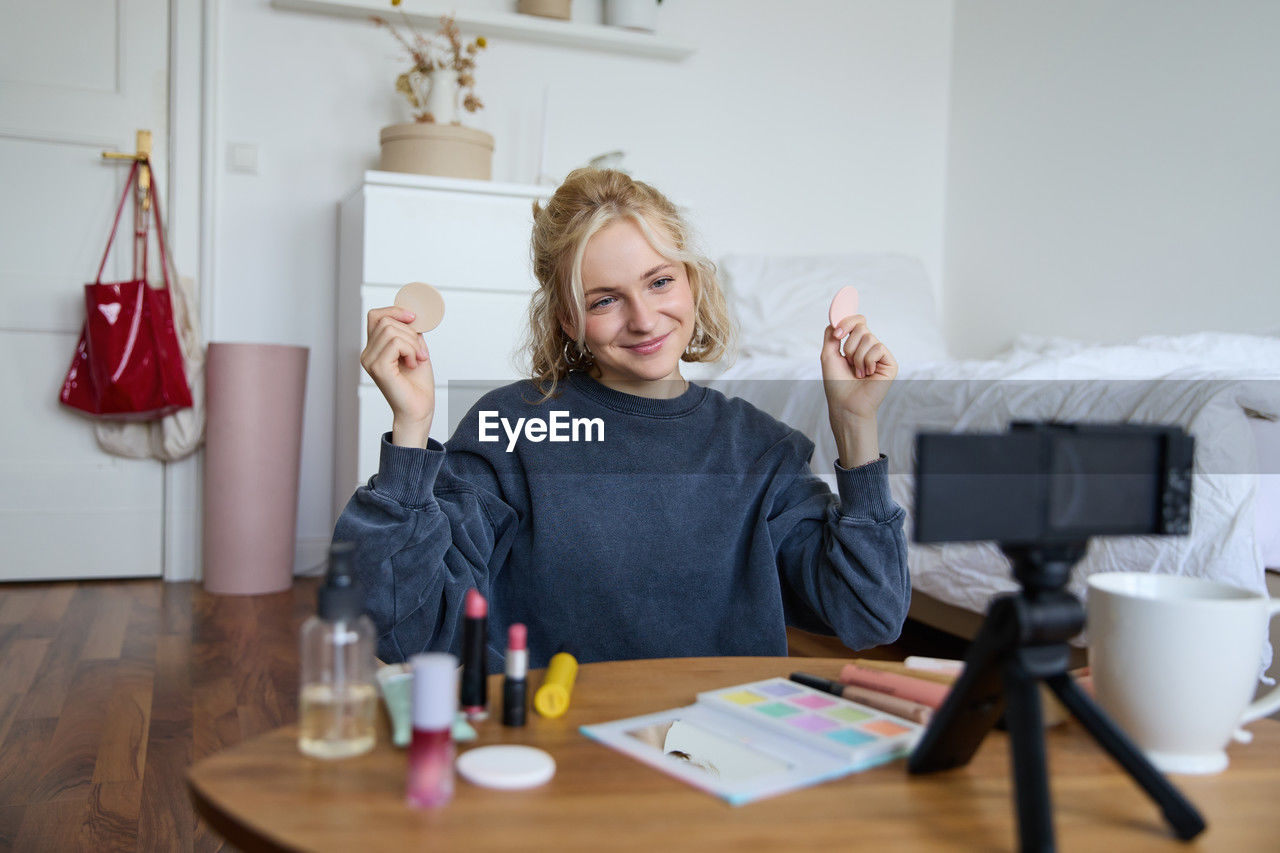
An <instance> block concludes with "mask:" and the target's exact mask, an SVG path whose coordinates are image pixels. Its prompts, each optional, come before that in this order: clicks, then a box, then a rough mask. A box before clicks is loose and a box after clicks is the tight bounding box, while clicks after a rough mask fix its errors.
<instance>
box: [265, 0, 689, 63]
mask: <svg viewBox="0 0 1280 853" xmlns="http://www.w3.org/2000/svg"><path fill="white" fill-rule="evenodd" d="M271 5H272V6H274V7H276V8H277V9H292V10H294V11H298V12H314V13H317V14H322V15H337V16H340V17H346V18H369V17H371V16H373V15H378V16H379V17H383V18H386V19H387V20H388V21H391V22H392V23H394V22H395V21H396V20H397V19H398V18H399V15H400V12H402V11H403V12H404V14H405V15H406V16H408V18H409V20H411V21H412V22H413V23H414V24H415V25H417V24H422V25H426V26H430V27H432V32H434V31H435V30H434V25H435V24H436V23H438V22H439V20H440V16H441V15H449V14H453V15H454V20H456V21H457V22H458V27H459V28H460V29H462V30H464V31H466V32H468V33H473V34H475V35H482V36H484V37H485V38H495V39H502V38H508V39H513V40H519V41H527V42H537V43H540V44H550V45H555V46H556V47H575V48H582V49H584V50H600V51H604V52H606V53H626V54H631V55H633V56H647V57H650V58H653V59H666V60H673V61H678V60H681V59H684V58H685V57H687V56H690V55H692V54H693V48H692V47H690V46H689V45H684V44H677V43H675V42H671V41H668V40H666V39H664V38H660V37H658V36H656V35H652V34H650V33H640V32H633V31H631V30H624V29H620V28H618V27H606V26H601V25H600V24H583V23H576V22H574V21H557V20H554V19H551V18H539V17H537V16H535V15H521V14H519V13H516V12H495V11H491V10H487V9H466V8H462V9H456V10H455V9H454V8H453V7H451V6H449V5H447V4H443V3H428V2H418V3H414V2H411V0H406V2H404V3H402V4H401V5H400V6H398V7H396V8H392V6H391V3H390V2H388V0H271ZM455 12H456V14H455Z"/></svg>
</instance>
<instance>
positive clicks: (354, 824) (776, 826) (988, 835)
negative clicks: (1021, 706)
mask: <svg viewBox="0 0 1280 853" xmlns="http://www.w3.org/2000/svg"><path fill="white" fill-rule="evenodd" d="M842 663H844V661H841V660H833V659H821V660H820V659H797V658H698V659H688V660H658V661H623V662H617V663H602V664H589V665H585V666H583V667H582V668H581V670H580V671H579V673H578V681H577V685H576V687H575V689H574V692H573V701H572V705H571V706H570V709H569V711H568V713H567V714H566V715H565V716H564V717H562V718H560V719H558V720H545V719H542V718H541V717H539V716H537V715H536V714H534V713H532V712H531V713H530V715H529V725H528V726H527V727H525V728H523V729H508V728H504V727H503V726H502V725H501V724H500V722H499V720H498V719H496V718H494V717H491V718H490V719H489V720H488V721H486V722H485V723H482V724H480V725H479V726H478V730H479V734H480V738H479V741H478V742H477V743H478V744H493V743H522V744H530V745H535V746H538V747H541V748H542V749H545V750H546V751H548V752H549V753H551V755H552V756H553V757H554V758H555V760H556V763H557V765H558V770H557V773H556V776H555V778H554V779H553V780H552V781H551V782H550V783H548V784H547V785H545V786H543V787H541V788H537V789H533V790H528V791H517V792H500V791H491V790H485V789H482V788H477V787H474V786H472V785H470V784H468V783H467V782H465V781H463V780H461V779H459V780H458V782H457V793H456V796H455V798H454V800H453V802H452V803H451V804H449V805H448V806H446V807H444V808H441V809H437V810H429V811H416V810H413V809H410V808H407V807H406V806H405V805H404V781H405V769H406V754H405V752H404V751H403V750H398V749H395V748H393V747H392V746H391V745H390V743H389V739H388V738H387V737H386V736H385V735H386V733H385V730H384V731H383V732H382V733H381V737H380V739H379V742H378V746H377V747H376V748H375V749H374V751H373V752H372V753H370V754H368V755H365V756H361V757H359V758H355V759H348V760H346V761H340V762H333V763H329V762H323V761H318V760H315V759H310V758H306V757H304V756H302V755H301V754H299V752H298V750H297V746H296V737H297V732H296V728H295V727H293V726H286V727H284V728H280V729H277V730H275V731H273V732H271V733H269V734H267V735H265V736H263V737H261V738H258V739H257V740H252V741H248V742H246V743H243V744H240V745H239V746H236V747H234V748H232V749H229V750H227V751H225V752H222V753H219V754H217V755H214V756H212V757H210V758H207V759H205V760H204V761H201V762H200V763H198V764H197V765H195V766H194V767H193V768H192V769H191V770H190V772H189V774H188V781H189V783H190V787H191V791H192V794H193V796H194V798H195V801H196V806H197V808H198V809H199V810H200V812H201V813H202V814H203V815H204V816H205V817H206V819H208V820H209V822H210V823H211V824H212V825H213V826H214V827H215V828H216V829H217V830H218V831H219V832H222V833H223V834H224V835H226V836H227V837H228V838H229V839H230V840H231V841H232V842H233V843H236V844H238V845H240V846H242V847H244V848H246V849H251V850H252V849H278V848H282V847H283V848H300V849H307V850H344V851H350V850H355V851H360V853H366V851H373V850H397V851H400V850H508V851H510V850H520V851H524V850H554V851H557V853H560V851H567V850H591V851H596V850H650V851H661V852H662V853H671V851H677V850H708V849H725V850H787V849H795V850H818V849H821V848H823V847H838V848H841V849H847V848H850V847H853V846H855V845H856V846H857V847H859V848H861V849H866V850H875V849H893V850H898V849H922V850H929V849H950V850H955V849H965V850H976V849H984V850H989V849H1006V850H1007V849H1012V848H1013V847H1015V846H1016V831H1017V829H1016V824H1015V821H1014V816H1013V803H1012V798H1011V793H1012V792H1011V789H1010V781H1009V757H1008V741H1007V738H1006V736H1005V735H1004V734H1003V733H1001V732H993V733H992V734H990V735H989V736H988V737H987V739H986V741H984V743H983V745H982V747H981V749H980V750H979V751H978V753H977V755H976V756H975V757H974V759H973V761H972V762H971V763H970V764H969V765H967V766H965V767H962V768H959V769H956V770H952V771H949V772H945V773H937V774H932V775H928V776H910V775H908V774H907V772H906V767H905V762H903V761H897V762H894V763H892V764H889V765H886V766H883V767H880V768H876V769H874V770H870V771H867V772H864V773H857V774H854V775H852V776H847V777H845V778H843V779H838V780H835V781H832V782H827V783H825V784H822V785H818V786H816V787H811V788H807V789H804V790H800V791H795V792H792V793H789V794H785V795H783V796H780V797H776V798H773V799H769V800H762V801H758V802H755V803H751V804H748V805H745V806H740V807H737V808H735V807H733V806H729V805H727V804H726V803H725V802H723V801H722V800H719V799H717V798H715V797H713V796H711V795H709V794H706V793H703V792H701V791H698V790H696V789H694V788H692V787H689V786H688V785H685V784H684V783H682V782H679V781H677V780H675V779H673V778H671V777H669V776H667V775H665V774H663V773H661V772H659V771H657V770H654V769H652V768H650V767H647V766H645V765H643V764H641V763H639V762H637V761H635V760H633V759H631V758H628V757H626V756H624V755H621V754H620V753H617V752H615V751H613V750H611V749H608V748H607V747H604V746H602V745H600V744H597V743H595V742H593V741H590V740H588V739H587V738H586V737H584V736H583V735H581V734H580V733H579V732H578V726H580V725H583V724H585V723H599V722H606V721H609V720H615V719H621V718H624V717H631V716H636V715H639V714H643V713H649V712H654V711H661V710H664V709H667V708H675V707H680V706H682V705H688V704H692V702H693V701H694V694H695V693H697V692H699V691H703V690H711V689H715V688H719V687H727V686H729V685H733V684H739V683H743V682H747V681H753V680H757V679H761V678H768V677H771V676H785V675H787V674H789V673H790V672H792V671H793V670H796V669H802V670H805V671H808V672H812V673H814V674H817V675H823V676H827V677H831V678H834V677H835V675H836V674H837V673H838V672H839V669H840V666H841V665H842ZM541 676H542V673H541V672H535V673H531V675H530V694H531V695H532V688H533V687H534V686H536V684H537V683H538V682H539V680H540V679H541ZM489 695H490V697H491V699H493V697H501V695H502V691H501V689H500V681H499V680H498V678H497V677H495V678H494V679H492V680H491V682H490V686H489ZM494 704H497V703H496V702H495V703H494ZM495 716H500V715H495ZM1251 729H1252V731H1253V733H1254V742H1253V743H1252V744H1251V745H1248V746H1239V745H1235V746H1232V747H1230V749H1229V752H1230V757H1231V766H1230V768H1229V769H1228V770H1227V771H1226V772H1225V773H1222V774H1220V775H1217V776H1207V777H1196V776H1179V777H1173V778H1174V782H1175V784H1177V785H1178V786H1179V788H1181V790H1182V791H1183V792H1184V793H1185V794H1186V795H1187V796H1188V797H1189V798H1190V799H1191V801H1192V802H1193V803H1195V805H1196V806H1197V807H1198V808H1199V809H1200V810H1201V812H1202V814H1204V816H1205V818H1206V820H1207V821H1208V824H1209V828H1208V830H1206V832H1205V833H1204V834H1202V835H1201V836H1200V837H1199V838H1198V839H1197V840H1196V842H1195V843H1194V844H1193V845H1188V846H1184V845H1182V844H1180V843H1179V842H1177V841H1176V840H1174V839H1173V836H1172V835H1171V834H1170V833H1169V831H1168V829H1167V828H1166V826H1165V824H1164V822H1163V820H1162V818H1161V817H1160V814H1159V812H1158V811H1157V809H1156V807H1155V806H1154V805H1153V804H1152V803H1151V802H1150V801H1148V800H1147V798H1146V796H1145V795H1144V794H1143V793H1142V792H1141V791H1140V790H1139V789H1138V788H1137V786H1135V785H1134V784H1133V783H1132V781H1131V780H1130V779H1129V778H1128V777H1127V776H1126V775H1124V774H1123V773H1122V772H1121V771H1119V770H1118V769H1117V767H1116V765H1115V764H1114V763H1113V762H1112V761H1111V759H1110V758H1109V757H1108V756H1107V755H1106V754H1105V753H1103V752H1102V751H1101V749H1100V748H1098V747H1097V746H1096V745H1095V744H1094V743H1093V741H1092V740H1091V739H1090V738H1089V737H1088V735H1086V734H1085V733H1084V730H1083V729H1082V728H1080V727H1079V726H1078V725H1077V724H1075V723H1069V724H1067V725H1064V726H1059V727H1057V728H1054V729H1050V730H1047V731H1046V738H1047V741H1048V747H1049V762H1050V768H1051V772H1052V776H1053V778H1052V782H1051V787H1052V793H1053V802H1054V814H1055V826H1056V829H1057V834H1058V844H1059V847H1060V849H1063V850H1095V849H1115V848H1117V847H1123V848H1125V849H1127V850H1128V849H1148V848H1158V849H1163V850H1183V849H1192V848H1194V849H1197V850H1232V851H1237V850H1262V849H1276V847H1277V845H1278V844H1280V805H1278V804H1277V799H1278V795H1280V724H1277V723H1276V722H1274V721H1271V720H1263V721H1260V722H1258V723H1255V724H1253V725H1252V726H1251ZM467 746H470V745H464V746H463V748H466V747H467Z"/></svg>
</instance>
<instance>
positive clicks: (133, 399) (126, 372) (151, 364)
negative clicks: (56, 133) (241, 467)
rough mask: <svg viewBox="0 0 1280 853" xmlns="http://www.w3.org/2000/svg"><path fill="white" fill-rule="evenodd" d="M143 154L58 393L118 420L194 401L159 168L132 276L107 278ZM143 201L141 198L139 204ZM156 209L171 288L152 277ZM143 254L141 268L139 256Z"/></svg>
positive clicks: (88, 292)
mask: <svg viewBox="0 0 1280 853" xmlns="http://www.w3.org/2000/svg"><path fill="white" fill-rule="evenodd" d="M144 162H145V165H146V166H147V168H148V169H150V167H151V164H150V162H149V161H136V162H135V163H134V164H133V169H132V170H131V171H130V172H129V180H128V181H127V182H126V183H125V190H124V194H123V195H122V196H121V198H120V205H119V206H118V207H117V208H116V218H115V222H114V223H112V225H111V236H110V237H109V238H107V248H106V250H105V251H104V252H103V253H102V263H101V264H99V265H98V275H97V277H96V278H95V279H94V282H93V284H86V285H85V286H84V309H85V321H84V327H83V329H82V330H81V332H80V342H79V343H78V344H77V345H76V351H75V354H74V355H73V356H72V358H71V366H70V367H69V368H68V369H67V376H66V379H64V380H63V383H62V392H61V394H60V395H59V399H60V400H61V401H62V403H63V404H64V405H67V406H70V407H72V408H74V409H78V410H80V411H82V412H85V413H87V414H90V415H95V416H97V417H100V418H107V419H112V420H151V419H154V418H160V417H164V416H165V415H168V414H171V413H173V412H175V411H177V410H178V409H183V408H186V407H188V406H190V405H191V403H192V400H191V388H190V386H189V385H188V384H187V376H186V371H185V370H184V369H183V364H182V347H181V345H180V344H179V343H178V335H177V332H176V331H175V329H174V324H173V303H172V302H170V300H169V286H170V282H169V261H168V255H167V252H166V246H165V240H164V223H163V221H162V219H161V217H160V203H159V199H158V198H157V196H156V192H155V180H154V172H153V175H152V178H153V180H151V181H150V182H149V184H148V186H147V190H146V192H147V198H148V199H149V200H150V202H151V203H150V205H144V207H145V208H146V209H145V211H144V213H143V215H142V217H141V219H139V218H138V217H136V216H135V222H140V225H139V226H138V227H137V228H136V229H135V233H134V239H135V242H136V244H137V246H138V247H140V251H139V250H138V249H137V247H136V248H135V252H134V267H133V278H132V279H131V280H129V281H121V282H106V283H104V282H103V281H102V271H103V270H104V269H105V268H106V266H107V257H108V255H110V254H111V244H112V243H113V242H115V238H116V230H117V229H118V228H119V226H120V214H121V213H122V212H123V211H124V204H125V202H126V201H127V200H128V198H129V194H130V192H131V190H132V189H133V186H134V181H135V180H136V179H137V175H138V170H139V167H140V166H141V165H142V164H143V163H144ZM136 203H137V202H136V201H135V204H136ZM152 210H154V211H155V219H156V236H157V238H158V245H159V248H160V266H161V268H162V270H163V275H164V287H151V286H150V285H149V284H147V235H148V233H149V232H150V230H151V215H150V214H151V211H152ZM139 257H141V258H142V270H141V274H139V270H138V258H139Z"/></svg>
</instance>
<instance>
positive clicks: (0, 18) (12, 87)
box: [0, 0, 169, 580]
mask: <svg viewBox="0 0 1280 853" xmlns="http://www.w3.org/2000/svg"><path fill="white" fill-rule="evenodd" d="M168 52H169V8H168V2H167V0H39V2H32V0H0V543H3V545H0V580H36V579H48V578H89V577H110V576H117V577H118V576H158V575H159V574H160V572H161V568H162V555H163V531H164V468H163V465H162V464H161V463H159V462H155V461H149V460H141V461H140V460H127V459H121V458H117V457H114V456H109V455H107V454H106V453H104V452H102V451H101V450H99V449H98V446H97V444H96V443H95V441H94V438H93V432H92V428H91V425H90V423H89V422H88V421H87V420H85V419H84V418H81V417H79V416H77V415H75V414H72V413H71V412H70V411H68V410H65V409H64V408H63V407H62V406H61V405H60V404H59V403H58V390H59V388H60V387H61V383H62V377H63V375H64V374H65V373H66V369H67V365H68V364H69V363H70V359H71V352H72V350H73V348H74V347H75V344H76V340H77V337H78V335H79V331H80V325H81V323H82V322H83V319H84V308H83V290H82V285H84V284H85V283H86V282H88V281H92V279H93V275H94V273H95V272H96V271H97V267H98V261H99V258H100V257H101V252H102V249H103V246H104V244H105V241H106V237H107V229H108V228H109V226H110V224H111V216H112V214H113V213H114V212H115V203H116V200H117V198H118V197H119V195H120V192H121V191H122V190H123V188H124V184H125V178H126V176H127V174H128V168H129V167H128V165H127V164H124V163H123V161H120V162H116V161H104V160H103V159H102V156H101V153H102V152H103V151H104V150H113V151H127V152H132V151H133V150H134V147H135V133H136V131H137V130H139V129H147V130H150V131H152V133H153V140H154V148H153V157H154V158H155V163H156V169H157V172H158V174H159V175H160V176H164V175H166V174H167V172H166V170H165V163H164V162H163V160H164V156H163V155H164V152H165V150H166V147H167V144H168V96H167V91H166V88H167V85H168ZM160 189H161V191H164V190H165V189H166V188H165V186H164V184H163V183H162V184H161V187H160ZM127 210H128V209H126V211H127ZM128 224H129V214H128V212H126V214H125V216H124V218H123V220H122V226H127V225H128ZM122 231H123V233H124V237H125V240H124V241H123V243H124V249H125V251H123V252H117V253H113V257H114V259H115V262H114V263H113V264H109V265H108V268H107V272H106V273H104V279H106V280H113V279H119V278H124V277H126V276H127V274H128V270H129V258H128V255H129V251H128V248H129V241H128V239H127V238H128V235H129V232H128V229H127V228H122Z"/></svg>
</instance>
